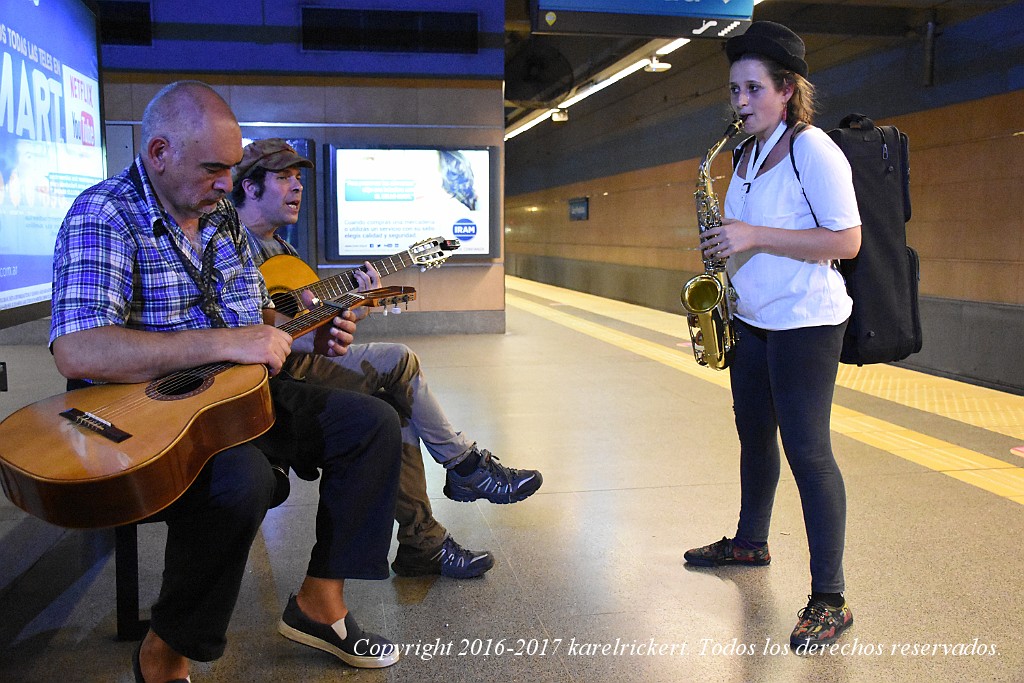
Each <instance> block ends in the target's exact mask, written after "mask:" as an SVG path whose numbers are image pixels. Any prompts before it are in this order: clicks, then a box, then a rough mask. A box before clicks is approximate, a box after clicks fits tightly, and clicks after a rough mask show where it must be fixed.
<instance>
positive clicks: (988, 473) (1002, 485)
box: [505, 278, 1024, 505]
mask: <svg viewBox="0 0 1024 683" xmlns="http://www.w3.org/2000/svg"><path fill="white" fill-rule="evenodd" d="M507 280H510V281H515V282H514V283H513V286H510V287H509V288H508V291H506V299H505V300H506V303H507V304H508V305H510V306H512V307H514V308H517V309H519V310H522V311H524V312H526V313H530V314H532V315H535V316H537V317H540V318H544V319H545V320H549V321H551V322H553V323H556V324H558V325H561V326H563V327H566V328H568V329H571V330H573V331H576V332H579V333H581V334H585V335H587V336H589V337H592V338H594V339H598V340H600V341H603V342H606V343H608V344H611V345H612V346H615V347H618V348H620V349H623V350H625V351H629V352H630V353H635V354H637V355H639V356H642V357H644V358H647V359H649V360H653V361H655V362H657V363H661V364H662V365H667V366H668V367H670V368H672V369H674V370H677V371H679V372H683V373H686V374H687V375H690V376H692V377H695V378H697V379H699V380H701V381H703V382H708V383H710V384H714V385H716V386H719V387H722V388H729V375H728V371H727V370H726V371H721V372H716V371H714V370H710V369H708V368H704V367H701V366H699V365H697V363H696V361H695V360H694V359H693V354H692V353H691V352H690V351H688V350H687V351H685V352H684V351H683V350H676V349H670V348H666V347H665V346H663V345H661V344H657V343H654V342H651V341H648V340H646V339H643V338H641V337H637V336H635V335H631V334H628V333H625V332H620V331H618V330H615V329H613V328H611V327H607V326H605V325H601V324H599V323H595V322H592V321H590V320H586V319H584V318H580V317H578V316H575V315H573V314H571V313H567V312H565V311H562V310H559V309H558V308H556V307H552V306H550V305H545V304H540V303H537V302H535V301H531V300H530V299H527V298H525V297H522V296H520V295H518V294H516V293H515V292H516V291H524V292H526V290H527V289H531V288H530V287H528V286H527V287H523V286H516V285H520V282H525V281H517V279H516V278H507ZM532 289H534V290H535V291H532V292H526V293H533V294H536V288H532ZM551 289H557V288H551ZM561 291H563V292H564V291H565V290H561ZM550 294H551V293H550V292H547V293H546V294H543V295H541V296H546V297H547V298H551V297H550ZM593 298H595V299H597V298H599V297H593ZM604 301H607V300H604ZM590 310H592V309H590ZM630 322H632V323H636V320H634V319H631V320H630ZM831 428H832V430H833V431H835V432H837V433H839V434H843V435H844V436H847V437H849V438H851V439H854V440H856V441H860V442H861V443H864V444H867V445H869V446H872V447H874V448H878V449H880V450H883V451H885V452H888V453H890V454H892V455H894V456H896V457H898V458H902V459H904V460H907V461H910V462H913V463H916V464H917V465H920V466H922V467H926V468H928V469H930V470H933V471H935V472H941V473H942V474H945V475H947V476H950V477H953V478H954V479H958V480H959V481H962V482H965V483H967V484H970V485H972V486H976V487H978V488H980V489H983V490H985V491H988V492H990V493H994V494H996V495H998V496H1001V497H1004V498H1008V499H1009V500H1012V501H1015V502H1017V503H1020V504H1022V505H1024V469H1022V468H1020V467H1016V466H1014V465H1011V464H1009V463H1006V462H1003V461H1002V460H999V459H998V458H993V457H991V456H988V455H984V454H982V453H977V452H975V451H972V450H970V449H968V448H964V447H962V446H958V445H956V444H952V443H949V442H947V441H943V440H941V439H936V438H934V437H932V436H928V435H927V434H921V433H919V432H915V431H913V430H910V429H906V428H905V427H902V426H900V425H896V424H893V423H891V422H886V421H885V420H881V419H879V418H876V417H873V416H871V415H867V414H865V413H860V412H858V411H855V410H851V409H849V408H846V407H843V406H840V405H836V404H833V406H832V424H831Z"/></svg>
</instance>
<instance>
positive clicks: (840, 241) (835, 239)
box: [700, 218, 860, 261]
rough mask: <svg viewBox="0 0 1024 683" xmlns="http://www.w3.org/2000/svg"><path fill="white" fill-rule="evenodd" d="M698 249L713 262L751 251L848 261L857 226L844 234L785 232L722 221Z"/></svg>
mask: <svg viewBox="0 0 1024 683" xmlns="http://www.w3.org/2000/svg"><path fill="white" fill-rule="evenodd" d="M700 246H701V251H702V253H703V254H704V258H715V259H725V258H728V257H730V256H734V255H736V254H742V253H743V252H745V251H752V250H754V249H757V250H760V251H764V252H767V253H769V254H775V255H776V256H788V257H789V258H795V259H803V260H806V261H828V260H831V259H848V258H853V257H854V256H856V255H857V252H858V251H859V250H860V226H859V225H858V226H855V227H853V228H848V229H846V230H829V229H827V228H809V229H807V230H785V229H783V228H772V227H767V226H763V225H750V224H749V223H744V222H743V221H738V220H736V219H734V218H723V219H722V224H721V225H720V226H718V227H715V228H711V229H710V230H707V231H705V232H704V233H703V234H702V235H701V245H700Z"/></svg>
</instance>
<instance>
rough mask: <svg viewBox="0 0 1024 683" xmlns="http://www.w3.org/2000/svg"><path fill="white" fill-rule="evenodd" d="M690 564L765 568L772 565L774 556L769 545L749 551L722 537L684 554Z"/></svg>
mask: <svg viewBox="0 0 1024 683" xmlns="http://www.w3.org/2000/svg"><path fill="white" fill-rule="evenodd" d="M683 559H684V560H686V562H687V563H688V564H692V565H695V566H697V567H718V566H721V565H725V564H745V565H750V566H752V567H763V566H765V565H766V564H770V563H771V561H772V556H771V555H769V554H768V544H767V543H765V544H764V545H762V546H761V547H759V548H754V549H753V550H747V549H746V548H740V547H737V546H736V545H734V544H733V542H732V539H731V538H725V537H722V540H721V541H715V542H714V543H711V544H710V545H705V546H701V547H700V548H691V549H690V550H687V551H686V552H685V553H683Z"/></svg>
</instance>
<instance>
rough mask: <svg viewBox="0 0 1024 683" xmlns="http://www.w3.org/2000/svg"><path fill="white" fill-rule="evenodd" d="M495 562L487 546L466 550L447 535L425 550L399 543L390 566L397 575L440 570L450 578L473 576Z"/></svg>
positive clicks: (422, 574)
mask: <svg viewBox="0 0 1024 683" xmlns="http://www.w3.org/2000/svg"><path fill="white" fill-rule="evenodd" d="M493 566H494V556H493V555H491V554H490V553H489V552H487V551H486V550H467V549H466V548H463V547H462V546H461V545H459V544H458V543H456V542H455V539H454V538H452V537H451V536H448V537H447V538H445V539H444V543H442V544H441V547H440V548H438V549H437V550H436V551H434V552H432V553H424V552H420V551H416V550H411V549H408V548H406V546H404V545H400V546H398V554H397V555H396V556H395V561H394V562H392V563H391V568H392V569H394V570H395V573H396V574H398V575H399V576H425V575H427V574H440V575H441V576H449V577H451V578H453V579H472V578H475V577H477V576H483V574H484V573H485V572H486V571H487V570H489V569H490V568H491V567H493Z"/></svg>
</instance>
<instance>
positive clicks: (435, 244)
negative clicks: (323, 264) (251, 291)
mask: <svg viewBox="0 0 1024 683" xmlns="http://www.w3.org/2000/svg"><path fill="white" fill-rule="evenodd" d="M459 246H461V243H460V242H459V240H457V239H444V238H443V237H433V238H431V239H426V240H422V241H420V242H417V243H416V244H414V245H412V246H411V247H409V248H408V249H406V250H405V251H402V252H399V253H397V254H395V255H393V256H388V257H386V258H383V259H381V260H380V261H372V262H371V265H373V267H374V268H376V269H377V272H378V273H380V275H381V277H384V276H385V275H391V274H392V273H397V272H398V271H400V270H402V269H403V268H408V267H409V266H420V267H421V268H423V269H427V268H436V267H438V266H440V265H441V264H442V263H444V262H445V261H446V260H448V257H449V256H451V253H452V252H453V251H455V250H456V249H458V248H459ZM357 270H363V268H361V267H360V268H353V269H351V270H346V271H345V272H343V273H339V274H338V275H333V276H331V277H329V278H325V279H323V280H320V279H319V276H318V275H317V274H316V272H315V271H314V270H313V269H312V268H310V267H309V266H308V265H306V262H305V261H303V260H302V259H300V258H298V257H296V256H290V255H288V254H281V255H279V256H272V257H270V258H268V259H267V260H266V261H264V262H263V265H262V266H260V272H261V273H262V274H263V279H264V281H265V282H266V283H267V290H269V291H270V298H271V299H273V301H274V306H276V307H277V310H278V311H280V312H281V313H283V314H284V315H287V316H295V315H298V314H299V312H301V311H302V310H303V308H304V306H303V305H302V300H301V299H299V293H300V292H301V291H302V290H304V289H308V290H310V291H311V292H313V294H314V296H316V297H317V298H318V299H322V300H324V301H329V300H331V299H335V298H337V297H339V296H341V295H342V294H346V293H348V292H351V291H354V290H356V289H358V288H359V281H358V280H356V277H355V272H356V271H357Z"/></svg>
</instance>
